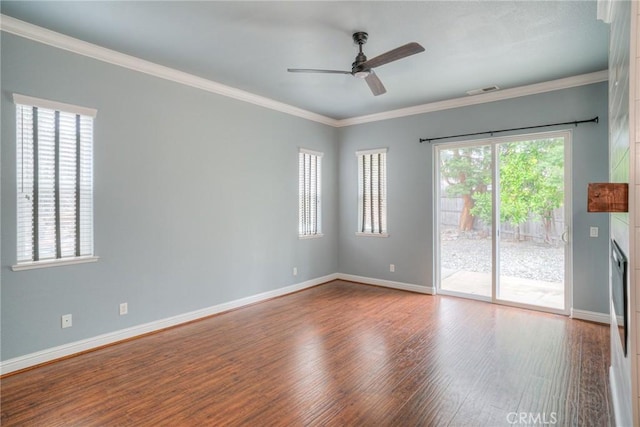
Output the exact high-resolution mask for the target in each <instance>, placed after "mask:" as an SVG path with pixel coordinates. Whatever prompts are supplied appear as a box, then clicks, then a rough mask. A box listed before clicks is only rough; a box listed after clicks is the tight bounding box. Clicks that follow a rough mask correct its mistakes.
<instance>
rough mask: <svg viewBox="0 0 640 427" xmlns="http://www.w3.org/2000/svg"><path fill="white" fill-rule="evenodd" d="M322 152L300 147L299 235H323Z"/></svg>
mask: <svg viewBox="0 0 640 427" xmlns="http://www.w3.org/2000/svg"><path fill="white" fill-rule="evenodd" d="M321 170H322V153H318V152H315V151H310V150H305V149H303V148H301V149H300V152H299V153H298V183H299V187H298V212H299V220H298V235H299V236H300V237H316V236H322V230H321V227H320V217H321V209H320V200H321V194H322V192H321V183H322V179H321V176H322V174H321Z"/></svg>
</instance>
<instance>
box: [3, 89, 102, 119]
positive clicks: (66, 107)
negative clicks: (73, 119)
mask: <svg viewBox="0 0 640 427" xmlns="http://www.w3.org/2000/svg"><path fill="white" fill-rule="evenodd" d="M13 103H14V104H20V105H30V106H33V107H38V108H45V109H47V110H58V111H64V112H65V113H73V114H80V115H81V116H89V117H92V118H94V119H95V118H96V116H97V115H98V110H96V109H95V108H89V107H81V106H79V105H73V104H65V103H64V102H58V101H51V100H49V99H42V98H34V97H32V96H27V95H20V94H19V93H14V94H13Z"/></svg>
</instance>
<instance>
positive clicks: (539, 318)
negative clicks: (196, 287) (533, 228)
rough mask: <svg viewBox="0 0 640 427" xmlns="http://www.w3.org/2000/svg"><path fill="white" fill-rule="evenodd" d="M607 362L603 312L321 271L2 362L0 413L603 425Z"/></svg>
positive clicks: (251, 421) (203, 421) (8, 422)
mask: <svg viewBox="0 0 640 427" xmlns="http://www.w3.org/2000/svg"><path fill="white" fill-rule="evenodd" d="M608 366H609V329H608V327H607V326H604V325H597V324H593V323H588V322H583V321H579V320H570V319H568V318H566V317H563V316H556V315H551V314H544V313H537V312H531V311H526V310H521V309H517V308H512V307H504V306H497V305H491V304H488V303H483V302H478V301H472V300H465V299H460V298H453V297H445V296H429V295H420V294H414V293H409V292H403V291H397V290H391V289H384V288H379V287H373V286H366V285H359V284H354V283H349V282H343V281H334V282H330V283H328V284H325V285H321V286H317V287H315V288H311V289H308V290H305V291H302V292H298V293H295V294H292V295H288V296H285V297H281V298H276V299H273V300H270V301H266V302H263V303H260V304H256V305H253V306H250V307H245V308H242V309H239V310H235V311H232V312H228V313H224V314H221V315H218V316H214V317H211V318H208V319H204V320H202V321H198V322H194V323H191V324H188V325H184V326H180V327H176V328H173V329H169V330H166V331H163V332H160V333H157V334H153V335H149V336H146V337H142V338H140V339H136V340H132V341H129V342H124V343H121V344H118V345H114V346H111V347H107V348H104V349H101V350H98V351H95V352H92V353H87V354H84V355H80V356H77V357H73V358H70V359H67V360H62V361H59V362H56V363H53V364H50V365H47V366H43V367H40V368H36V369H33V370H30V371H27V372H23V373H19V374H16V375H13V376H8V377H6V378H4V379H2V380H1V381H0V387H1V394H2V396H1V413H2V418H1V421H2V422H1V424H2V425H3V426H15V425H20V426H134V425H135V426H146V425H148V426H159V425H171V426H307V425H309V426H316V425H322V426H345V425H362V426H447V425H450V426H483V425H484V426H501V425H542V424H543V423H544V422H545V421H546V422H547V424H546V425H559V426H606V425H611V424H612V414H611V408H610V407H611V405H610V402H609V400H610V398H609V393H608V387H609V385H608ZM514 421H515V422H514ZM550 421H555V424H554V423H549V422H550Z"/></svg>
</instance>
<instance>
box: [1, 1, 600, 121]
mask: <svg viewBox="0 0 640 427" xmlns="http://www.w3.org/2000/svg"><path fill="white" fill-rule="evenodd" d="M0 11H1V12H2V14H5V15H8V16H11V17H14V18H17V19H20V20H23V21H26V22H29V23H32V24H35V25H38V26H41V27H44V28H47V29H50V30H53V31H56V32H59V33H62V34H65V35H69V36H71V37H75V38H78V39H81V40H84V41H87V42H90V43H94V44H96V45H99V46H102V47H106V48H109V49H113V50H116V51H119V52H122V53H126V54H129V55H133V56H136V57H139V58H142V59H145V60H147V61H151V62H154V63H157V64H160V65H164V66H168V67H171V68H175V69H177V70H181V71H184V72H187V73H191V74H194V75H196V76H199V77H203V78H206V79H209V80H212V81H215V82H219V83H222V84H225V85H228V86H231V87H235V88H238V89H242V90H244V91H248V92H251V93H254V94H257V95H261V96H264V97H267V98H271V99H274V100H276V101H280V102H283V103H286V104H290V105H293V106H296V107H299V108H302V109H305V110H309V111H312V112H315V113H318V114H322V115H325V116H328V117H331V118H334V119H344V118H349V117H357V116H362V115H367V114H373V113H379V112H384V111H389V110H393V109H398V108H404V107H411V106H415V105H421V104H426V103H431V102H436V101H442V100H447V99H453V98H460V97H463V96H466V91H468V90H471V89H478V88H482V87H487V86H491V85H498V86H499V87H500V88H502V89H507V88H513V87H518V86H524V85H529V84H534V83H540V82H545V81H549V80H555V79H559V78H564V77H570V76H575V75H580V74H586V73H591V72H595V71H600V70H604V69H606V68H607V55H608V53H607V52H608V43H609V39H608V25H606V24H604V23H602V22H601V21H598V20H596V2H595V1H499V2H494V1H364V2H310V1H289V2H271V1H259V2H244V1H231V2H220V1H215V2H214V1H209V2H207V1H195V2H191V1H160V2H155V1H107V2H103V1H84V2H59V1H45V2H37V1H24V2H14V1H5V0H3V1H2V2H0ZM354 31H366V32H368V33H369V41H368V43H367V44H366V45H365V46H364V52H365V54H367V56H368V57H369V58H373V57H375V56H377V55H379V54H381V53H384V52H386V51H388V50H390V49H393V48H395V47H398V46H400V45H403V44H405V43H408V42H412V41H415V42H418V43H420V44H422V45H423V46H424V47H425V49H426V51H425V52H423V53H420V54H417V55H414V56H410V57H408V58H405V59H402V60H400V61H398V62H394V63H391V64H387V65H384V66H381V67H379V68H377V69H376V73H377V75H378V77H380V79H381V80H382V81H383V83H384V85H385V86H386V88H387V91H388V92H387V93H386V94H384V95H380V96H377V97H374V96H373V95H372V94H371V92H370V91H369V89H368V87H367V85H366V84H365V82H364V81H361V80H359V79H357V78H354V77H352V76H349V75H337V74H335V75H334V74H294V73H288V72H287V68H328V69H339V70H350V69H351V63H352V62H353V60H354V58H355V55H356V53H357V46H355V45H354V43H353V41H352V39H351V34H352V33H353V32H354Z"/></svg>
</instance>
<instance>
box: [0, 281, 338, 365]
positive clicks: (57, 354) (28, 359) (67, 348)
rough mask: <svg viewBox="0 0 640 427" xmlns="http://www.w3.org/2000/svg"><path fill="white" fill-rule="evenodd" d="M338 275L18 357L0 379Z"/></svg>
mask: <svg viewBox="0 0 640 427" xmlns="http://www.w3.org/2000/svg"><path fill="white" fill-rule="evenodd" d="M337 278H338V274H335V273H334V274H329V275H327V276H323V277H318V278H316V279H311V280H307V281H305V282H302V283H297V284H294V285H291V286H285V287H283V288H280V289H276V290H273V291H269V292H263V293H261V294H257V295H252V296H250V297H246V298H241V299H238V300H234V301H229V302H226V303H223V304H218V305H214V306H211V307H206V308H203V309H200V310H195V311H191V312H188V313H183V314H179V315H177V316H172V317H168V318H165V319H161V320H156V321H153V322H149V323H144V324H142V325H137V326H133V327H130V328H126V329H121V330H119V331H115V332H109V333H106V334H102V335H98V336H95V337H91V338H87V339H84V340H80V341H75V342H72V343H69V344H64V345H60V346H57V347H52V348H47V349H45V350H41V351H37V352H35V353H30V354H27V355H24V356H19V357H15V358H13V359H7V360H5V361H2V362H0V375H5V374H8V373H10V372H15V371H19V370H21V369H26V368H29V367H32V366H36V365H40V364H42V363H47V362H51V361H53V360H56V359H61V358H63V357H67V356H71V355H74V354H78V353H82V352H84V351H88V350H92V349H95V348H98V347H103V346H105V345H109V344H113V343H116V342H118V341H122V340H126V339H129V338H134V337H136V336H140V335H144V334H148V333H150V332H155V331H159V330H162V329H166V328H169V327H172V326H176V325H180V324H183V323H187V322H192V321H194V320H198V319H202V318H204V317H208V316H211V315H214V314H218V313H222V312H224V311H229V310H233V309H236V308H240V307H243V306H246V305H250V304H255V303H257V302H260V301H265V300H268V299H271V298H275V297H279V296H282V295H286V294H290V293H293V292H297V291H300V290H303V289H306V288H310V287H312V286H316V285H320V284H322V283H325V282H330V281H332V280H336V279H337Z"/></svg>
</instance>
